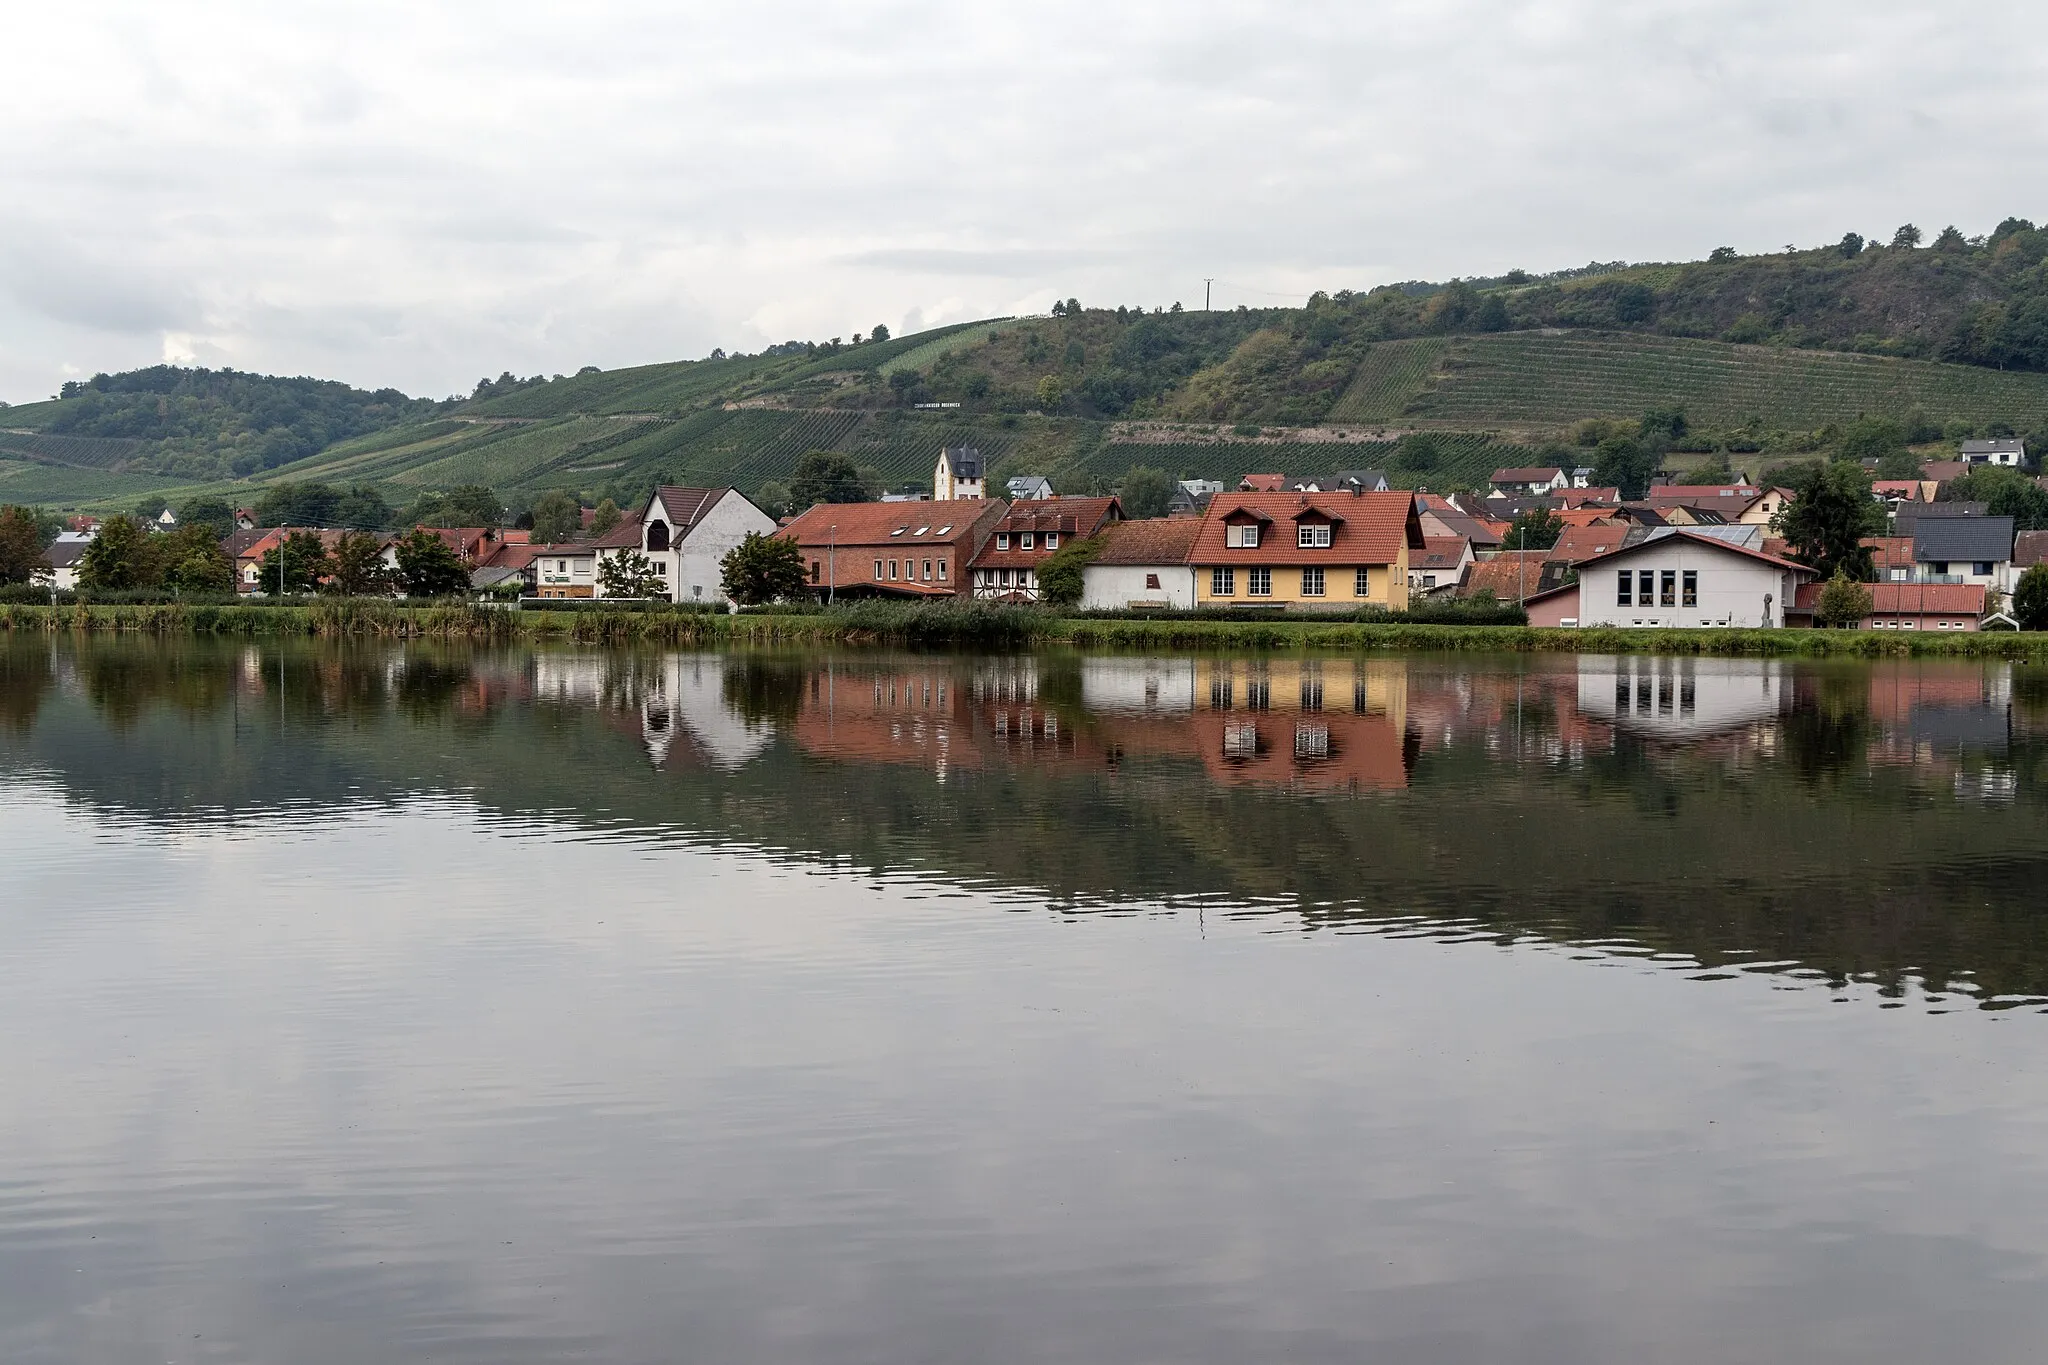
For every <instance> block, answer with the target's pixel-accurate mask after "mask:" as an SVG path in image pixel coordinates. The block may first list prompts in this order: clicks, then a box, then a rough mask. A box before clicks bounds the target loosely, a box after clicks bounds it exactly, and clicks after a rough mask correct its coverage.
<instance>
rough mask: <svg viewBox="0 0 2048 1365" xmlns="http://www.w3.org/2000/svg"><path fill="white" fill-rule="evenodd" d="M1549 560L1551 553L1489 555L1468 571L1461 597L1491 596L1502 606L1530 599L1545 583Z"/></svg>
mask: <svg viewBox="0 0 2048 1365" xmlns="http://www.w3.org/2000/svg"><path fill="white" fill-rule="evenodd" d="M1549 557H1550V551H1548V550H1502V551H1501V552H1500V553H1499V554H1497V555H1489V556H1488V557H1487V558H1485V559H1482V560H1480V561H1479V562H1478V563H1476V564H1474V565H1473V566H1472V567H1471V568H1470V569H1468V570H1466V572H1465V581H1464V582H1463V583H1462V584H1460V585H1459V586H1458V595H1459V596H1460V597H1476V596H1478V595H1479V594H1480V593H1482V592H1491V593H1492V594H1493V595H1494V597H1495V598H1496V599H1498V600H1499V601H1502V602H1513V601H1517V600H1519V599H1520V598H1523V597H1527V596H1528V595H1530V594H1531V593H1533V592H1535V591H1536V589H1537V587H1538V585H1539V584H1541V583H1542V582H1543V562H1544V560H1546V559H1548V558H1549Z"/></svg>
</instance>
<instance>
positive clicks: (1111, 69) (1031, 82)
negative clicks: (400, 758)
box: [0, 0, 2048, 399]
mask: <svg viewBox="0 0 2048 1365" xmlns="http://www.w3.org/2000/svg"><path fill="white" fill-rule="evenodd" d="M10 33H11V36H14V37H16V38H17V40H18V42H19V44H20V45H21V46H22V47H23V48H24V50H33V51H36V52H38V53H40V54H42V55H41V57H40V58H39V59H38V61H36V62H33V63H20V64H17V66H16V67H15V69H14V70H13V72H12V73H11V75H10V79H9V81H8V82H6V83H5V84H4V85H0V127H5V128H6V129H7V130H8V135H7V136H6V137H5V138H4V139H0V184H4V185H5V186H6V187H7V190H8V195H7V199H8V202H10V203H11V204H13V205H15V206H17V212H22V211H25V210H22V209H20V208H19V206H24V205H26V206H32V209H33V220H32V225H33V227H34V229H35V231H34V232H33V233H28V234H26V235H23V234H22V233H20V232H18V231H17V225H16V224H13V223H9V224H7V225H6V226H5V228H4V231H5V233H6V237H5V241H4V246H0V257H4V262H5V263H4V265H0V271H4V274H0V396H4V397H8V398H14V399H20V398H32V397H35V396H38V395H40V394H43V393H47V392H48V391H49V390H50V389H51V388H52V387H53V386H54V384H55V383H56V382H57V380H58V379H59V378H60V377H61V376H62V375H63V374H64V373H65V372H66V368H65V367H67V366H68V367H75V368H77V369H83V370H88V371H89V370H93V369H102V368H119V367H123V366H126V365H131V364H137V363H148V362H152V361H155V360H157V359H159V358H161V356H162V355H163V354H165V353H166V350H167V348H169V349H173V350H181V351H182V352H183V353H191V354H199V353H205V354H209V355H210V354H216V353H218V354H221V355H225V356H227V357H230V361H229V363H233V364H236V365H240V366H247V367H249V368H255V369H285V370H294V369H295V370H310V371H317V372H325V373H332V374H335V375H336V376H337V377H340V378H346V379H350V380H352V381H354V382H358V383H370V384H384V383H390V384H397V385H399V386H401V387H404V388H407V389H410V390H413V391H416V392H429V393H440V392H447V391H449V390H451V389H456V388H466V387H467V386H468V385H470V384H472V383H474V382H475V378H476V376H477V375H479V374H483V373H492V374H495V373H497V372H498V371H499V370H502V369H506V368H510V369H513V370H516V371H519V372H521V373H532V372H534V371H547V372H553V371H556V370H569V369H574V368H575V367H576V366H578V365H581V364H585V363H595V364H603V365H617V364H625V363H634V362H645V361H650V360H657V359H664V358H671V357H676V356H690V355H702V354H703V353H704V352H705V351H707V350H709V349H710V348H711V347H712V346H714V345H717V346H725V347H727V348H734V347H740V348H748V349H751V348H752V347H754V346H757V345H759V344H761V343H763V342H765V341H770V340H782V339H784V338H787V337H791V336H797V337H802V336H827V335H832V334H835V333H837V334H845V333H847V332H849V331H852V330H855V329H860V328H865V327H867V326H871V325H872V324H873V323H874V322H876V321H878V320H881V321H887V322H888V323H889V324H890V325H891V326H892V327H893V326H896V325H898V324H899V323H909V324H921V325H929V324H932V323H938V322H944V321H951V320H955V319H961V318H967V317H974V316H985V315H990V314H995V313H1009V312H1016V311H1020V310H1028V309H1036V308H1042V307H1045V306H1047V305H1049V304H1050V303H1051V301H1052V300H1053V299H1054V298H1064V297H1067V296H1068V295H1079V296H1081V297H1082V298H1083V299H1084V300H1102V301H1116V302H1128V303H1134V304H1135V303H1140V302H1149V303H1168V302H1171V301H1173V300H1175V299H1180V300H1183V301H1192V300H1196V299H1199V297H1200V291H1201V279H1202V277H1203V276H1216V277H1219V278H1220V279H1222V280H1225V281H1229V282H1231V289H1232V290H1234V291H1235V292H1229V291H1225V290H1223V289H1220V288H1219V292H1218V295H1217V302H1218V303H1219V304H1224V305H1234V304H1235V303H1238V302H1247V303H1258V302H1269V301H1272V300H1273V299H1274V298H1295V297H1303V296H1305V295H1306V294H1307V293H1308V292H1309V291H1310V290H1312V289H1314V288H1319V287H1320V288H1330V289H1335V288H1342V287H1347V286H1348V287H1353V288H1358V287H1364V286H1369V285H1372V284H1374V283H1379V282H1382V281H1385V280H1391V279H1410V278H1442V277H1445V276H1448V275H1453V274H1472V273H1479V272H1488V271H1493V270H1499V269H1505V268H1508V267H1510V266H1514V265H1521V266H1525V267H1528V268H1532V269H1540V268H1545V267H1551V266H1557V265H1567V264H1577V263H1582V262H1584V261H1586V260H1588V259H1592V258H1596V257H1597V258H1600V259H1614V258H1616V257H1625V258H1628V259H1671V258H1677V257H1685V256H1692V255H1697V254H1700V253H1703V252H1704V251H1706V250H1708V249H1710V248H1712V247H1714V246H1716V245H1720V244H1722V243H1727V244H1731V245H1735V246H1737V247H1739V248H1743V249H1758V250H1761V249H1766V248H1772V247H1776V246H1779V245H1782V244H1783V243H1785V242H1787V241H1793V242H1818V241H1825V240H1832V239H1833V238H1836V237H1839V236H1840V235H1841V233H1842V232H1844V231H1846V230H1849V229H1851V228H1853V229H1855V230H1858V231H1861V232H1865V233H1871V232H1883V233H1886V234H1888V233H1889V232H1890V230H1891V228H1892V227H1894V226H1896V225H1897V224H1898V223H1900V222H1902V221H1906V220H1908V219H1911V220H1914V221H1918V222H1920V223H1921V224H1922V226H1923V227H1927V228H1929V229H1930V230H1931V229H1933V228H1935V227H1938V226H1940V225H1941V224H1943V223H1946V222H1950V221H1954V222H1957V223H1959V224H1961V225H1962V226H1964V227H1965V228H1966V229H1969V230H1973V231H1982V230H1985V229H1988V228H1989V227H1990V226H1992V225H1993V224H1994V223H1996V222H1997V221H1998V220H1999V219H2000V218H2002V217H2004V216H2005V215H2007V214H2009V213H2026V214H2030V215H2031V216H2035V217H2041V216H2044V212H2043V210H2041V209H2039V208H2037V207H2035V206H2032V205H2030V204H2029V203H2028V202H2027V201H2026V200H2025V198H2024V197H2023V194H2022V189H2021V186H2022V185H2023V184H2024V177H2023V176H2020V175H2016V174H2015V168H2023V167H2027V166H2032V165H2036V164H2039V163H2040V161H2041V159H2042V155H2043V152H2044V151H2048V119H2044V118H2043V117H2042V115H2043V113H2044V112H2048V111H2044V108H2043V105H2044V102H2048V93H2044V90H2043V83H2042V82H2041V81H2040V80H2039V79H2038V72H2037V70H2036V66H2037V65H2038V63H2037V59H2036V58H2035V57H2033V56H2032V55H2031V54H2033V53H2037V52H2038V51H2039V50H2040V48H2041V44H2042V41H2043V40H2044V39H2048V15H2044V14H2041V13H2038V12H2036V11H2034V10H2031V9H2028V8H2025V7H2019V6H2010V5H2005V4H1993V3H1990V2H1989V0H1963V3H1961V4H1958V5H1952V6H1948V7H1946V8H1944V9H1942V10H1940V11H1939V12H1930V11H1929V10H1927V8H1926V7H1925V6H1924V5H1919V4H1914V3H1906V0H1860V2H1859V3H1854V4H1852V3H1849V0H1812V2H1811V3H1808V4H1805V5H1799V6H1785V5H1781V4H1775V3H1766V0H1652V3H1644V4H1634V5H1618V4H1612V3H1596V2H1595V0H1541V2H1540V3H1516V2H1513V0H1449V2H1448V3H1439V2H1437V0H1430V2H1429V3H1425V2H1424V0H1393V2H1391V3H1389V2H1385V0H1382V2H1381V3H1365V4H1351V5H1340V4H1328V3H1315V2H1314V0H1296V2H1294V3H1286V2H1285V0H1280V2H1277V3H1263V4H1253V3H1249V2H1248V0H1245V2H1240V0H1186V2H1185V3H1179V4H1166V3H1163V2H1162V0H1139V2H1138V3H1132V4H1126V5H1122V6H1101V5H1082V4H1078V3H1074V0H1047V3H1042V4H1037V5H1032V6H1028V7H1027V6H1021V5H994V6H958V5H947V4H939V3H936V0H899V2H898V3H893V4H872V5H865V6H845V5H837V4H826V3H822V2H821V0H819V2H813V0H766V2H765V3H758V4H753V5H748V6H722V7H710V6H699V7H683V8H678V7H673V6H663V5H657V4H652V3H634V2H632V0H594V3H592V4H590V5H586V6H581V7H578V9H577V10H576V12H575V13H574V15H573V16H571V15H568V14H566V13H565V12H564V11H561V10H560V9H559V8H558V7H554V6H542V5H537V4H533V3H529V2H528V0H513V3H509V4H506V5H501V6H496V7H492V8H491V9H490V10H488V11H483V10H478V9H473V8H470V7H460V6H442V7H420V6H409V5H400V4H398V3H396V0H364V3H361V4H357V5H353V6H350V7H348V8H347V9H346V10H338V9H330V8H326V7H308V6H263V5H258V4H255V3H253V0H214V2H213V3H211V4H205V5H203V6H202V8H201V10H200V11H198V12H194V11H192V10H190V9H189V8H188V9H186V10H181V11H178V12H176V13H173V12H170V11H165V10H163V9H162V8H161V7H153V6H147V5H143V4H140V3H113V4H99V5H91V6H87V7H84V8H83V9H79V8H73V9H69V10H66V11H64V12H63V13H58V12H56V11H54V10H50V9H48V7H45V9H44V10H42V11H31V12H28V13H25V14H23V15H21V16H17V17H16V18H15V19H14V20H13V22H12V27H11V30H10ZM1993 92H1995V95H1994V93H1993ZM52 243H56V244H60V246H61V249H57V248H53V247H52V246H51V244H52ZM202 348H206V349H204V350H203V351H202Z"/></svg>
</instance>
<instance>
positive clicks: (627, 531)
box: [591, 513, 641, 550]
mask: <svg viewBox="0 0 2048 1365" xmlns="http://www.w3.org/2000/svg"><path fill="white" fill-rule="evenodd" d="M640 530H641V523H640V517H639V515H638V514H637V513H635V514H634V515H631V516H623V517H620V518H619V524H618V525H616V526H614V527H612V529H611V530H609V531H606V532H605V533H604V534H603V535H601V536H599V537H598V538H597V539H596V540H594V541H592V542H591V543H592V544H593V545H595V546H597V548H598V549H600V550H637V549H639V548H640Z"/></svg>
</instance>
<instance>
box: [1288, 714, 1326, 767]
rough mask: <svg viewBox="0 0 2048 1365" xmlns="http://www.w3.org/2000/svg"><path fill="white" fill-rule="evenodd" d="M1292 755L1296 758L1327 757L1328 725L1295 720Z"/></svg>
mask: <svg viewBox="0 0 2048 1365" xmlns="http://www.w3.org/2000/svg"><path fill="white" fill-rule="evenodd" d="M1294 756H1295V757H1296V758H1328V757H1329V756H1330V727H1329V726H1327V725H1310V724H1308V723H1307V722H1306V721H1302V722H1297V723H1296V724H1295V727H1294Z"/></svg>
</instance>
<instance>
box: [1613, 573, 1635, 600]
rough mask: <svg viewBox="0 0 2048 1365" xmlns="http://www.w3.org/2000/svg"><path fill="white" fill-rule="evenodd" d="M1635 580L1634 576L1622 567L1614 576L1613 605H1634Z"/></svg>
mask: <svg viewBox="0 0 2048 1365" xmlns="http://www.w3.org/2000/svg"><path fill="white" fill-rule="evenodd" d="M1635 582H1636V576H1635V575H1634V574H1633V573H1631V572H1629V571H1628V570H1627V569H1623V570H1622V571H1621V572H1620V573H1618V574H1616V575H1615V576H1614V605H1615V606H1617V607H1632V606H1634V605H1635Z"/></svg>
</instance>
